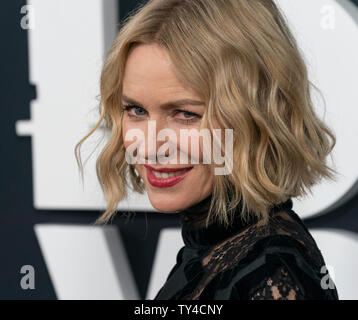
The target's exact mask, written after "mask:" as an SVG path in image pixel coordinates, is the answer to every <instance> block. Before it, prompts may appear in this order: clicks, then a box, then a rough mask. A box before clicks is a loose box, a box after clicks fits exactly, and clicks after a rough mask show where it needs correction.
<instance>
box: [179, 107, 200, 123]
mask: <svg viewBox="0 0 358 320" xmlns="http://www.w3.org/2000/svg"><path fill="white" fill-rule="evenodd" d="M174 112H175V115H180V117H176V119H177V120H179V121H180V122H184V123H185V124H190V123H193V122H195V121H198V120H200V118H201V116H200V115H198V114H196V113H194V112H190V111H188V110H184V109H182V110H175V111H174Z"/></svg>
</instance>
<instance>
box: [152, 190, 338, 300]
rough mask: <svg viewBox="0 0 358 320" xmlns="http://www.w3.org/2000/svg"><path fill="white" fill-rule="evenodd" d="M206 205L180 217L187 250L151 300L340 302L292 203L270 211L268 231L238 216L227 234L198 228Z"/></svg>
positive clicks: (216, 228)
mask: <svg viewBox="0 0 358 320" xmlns="http://www.w3.org/2000/svg"><path fill="white" fill-rule="evenodd" d="M210 201H211V195H210V196H208V197H207V198H205V199H204V200H202V201H201V202H199V203H198V204H196V205H194V206H192V207H190V208H188V209H186V210H184V211H183V212H182V213H181V221H182V238H183V241H184V244H185V245H184V247H182V248H181V249H180V250H179V252H178V254H177V261H176V264H175V266H174V267H173V268H172V270H171V271H170V273H169V275H168V277H167V281H166V283H165V284H164V285H163V287H162V288H161V289H160V291H159V292H158V293H157V295H156V297H155V300H169V299H170V300H203V299H204V300H227V299H230V300H264V299H266V300H267V299H269V300H284V299H296V300H304V299H310V300H338V292H337V289H336V287H335V284H334V283H333V281H332V279H331V278H330V277H329V274H328V273H321V268H322V267H323V266H324V265H325V262H324V259H323V257H322V255H321V252H320V250H319V248H318V247H317V244H316V242H315V240H314V239H313V237H312V236H311V234H310V233H309V231H308V229H307V228H306V226H305V225H304V223H303V222H302V220H301V219H300V218H299V217H298V215H297V214H296V213H295V212H294V211H293V210H292V204H293V203H292V200H291V199H288V200H287V201H286V202H282V203H280V204H277V205H274V206H272V207H271V209H270V222H269V224H268V225H267V226H263V225H260V223H258V221H257V220H255V219H253V220H252V221H250V222H246V223H244V222H243V221H242V220H241V218H240V215H239V214H237V215H236V216H235V219H234V221H233V223H232V224H231V226H230V227H229V228H225V227H224V226H223V225H219V224H216V223H213V224H210V225H209V226H208V227H207V228H206V227H205V226H201V224H202V223H203V221H204V220H205V216H206V214H207V212H208V210H209V206H210ZM239 209H240V208H238V211H237V212H240V210H239Z"/></svg>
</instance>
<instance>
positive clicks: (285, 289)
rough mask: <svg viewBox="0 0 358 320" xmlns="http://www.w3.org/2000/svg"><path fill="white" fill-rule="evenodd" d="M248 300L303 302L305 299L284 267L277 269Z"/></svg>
mask: <svg viewBox="0 0 358 320" xmlns="http://www.w3.org/2000/svg"><path fill="white" fill-rule="evenodd" d="M249 299H250V300H303V299H305V298H304V296H303V295H302V292H301V291H300V289H299V288H298V286H297V284H296V283H295V281H294V280H293V278H292V277H291V276H290V274H289V272H288V270H287V268H286V267H285V266H280V267H278V268H277V269H276V270H275V271H274V273H273V274H272V275H270V276H269V277H268V278H267V279H266V280H265V281H264V283H263V285H261V286H260V287H259V288H258V289H256V290H255V291H254V292H253V293H252V295H251V296H250V297H249Z"/></svg>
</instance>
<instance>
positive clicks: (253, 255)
mask: <svg viewBox="0 0 358 320" xmlns="http://www.w3.org/2000/svg"><path fill="white" fill-rule="evenodd" d="M311 85H312V84H311V82H310V81H309V80H308V75H307V70H306V66H305V63H304V61H303V58H302V57H301V55H300V52H299V49H298V47H297V44H296V42H295V39H294V38H293V36H292V34H291V32H290V30H289V29H288V27H287V23H286V22H285V20H284V18H283V15H282V14H281V12H280V11H279V9H278V8H277V7H276V6H275V4H274V2H273V1H269V0H152V1H149V2H148V3H146V4H143V5H141V6H140V7H138V8H137V10H136V11H134V12H133V13H132V15H131V16H129V17H128V18H127V19H126V20H125V21H124V23H123V25H122V26H121V29H120V32H119V34H118V36H117V38H116V39H115V41H114V43H113V45H112V47H111V50H110V52H109V54H108V57H107V59H106V61H105V64H104V67H103V71H102V75H101V108H100V111H101V115H100V120H99V121H98V123H97V125H96V126H95V127H94V128H93V129H92V130H91V131H90V132H89V133H88V135H87V136H85V137H84V138H83V139H82V140H81V141H80V142H79V143H78V145H77V146H76V156H77V151H78V150H77V149H78V147H79V146H80V144H81V143H82V142H83V141H84V140H85V139H86V138H87V137H88V136H89V135H90V134H92V133H93V132H94V131H95V130H96V129H97V128H98V127H99V126H100V124H101V122H102V121H104V126H105V128H107V129H109V130H110V132H111V136H110V139H109V141H108V143H107V145H106V146H105V148H104V149H103V151H102V153H101V154H100V156H99V159H98V161H97V175H98V178H99V180H100V182H101V186H102V188H103V192H104V194H105V196H106V199H107V203H108V207H107V210H106V211H105V212H104V213H103V215H102V216H101V217H100V218H99V219H98V220H97V221H96V222H97V223H106V222H108V221H109V219H110V218H111V217H113V216H114V215H115V213H116V208H117V206H118V202H119V201H120V200H122V199H123V198H124V197H125V196H126V195H127V189H128V188H129V187H130V188H133V190H134V191H136V192H140V193H143V192H144V190H145V191H146V192H147V193H148V197H149V200H150V202H151V204H152V205H153V207H154V208H156V209H157V210H159V211H161V212H165V213H168V214H170V213H178V212H179V214H180V216H181V221H182V236H183V240H184V243H185V246H184V247H183V248H181V250H180V251H179V252H178V255H177V263H176V265H175V266H174V267H173V269H172V270H171V272H170V274H169V275H168V278H167V281H166V283H165V284H164V286H163V287H162V289H161V290H160V291H159V292H158V294H157V296H156V299H246V300H249V299H338V294H337V290H336V288H335V286H334V283H333V282H332V280H331V279H330V278H329V274H326V273H321V270H322V268H323V267H324V266H325V262H324V259H323V257H322V255H321V252H320V250H319V249H318V247H317V245H316V243H315V241H314V239H313V238H312V236H311V235H310V233H309V231H308V230H307V228H306V226H305V225H304V224H303V222H302V221H301V219H300V218H299V217H298V215H297V214H296V213H295V212H294V211H293V210H292V198H293V197H299V196H303V195H305V194H307V190H310V188H311V187H312V186H313V185H314V184H315V183H317V182H318V181H319V179H321V178H330V179H334V174H335V173H336V172H335V171H334V170H333V169H332V168H329V167H328V166H327V165H326V162H325V160H326V157H327V156H328V155H329V154H330V152H331V151H332V149H333V147H334V145H335V136H334V134H333V133H332V132H331V131H330V129H329V128H328V127H327V126H326V125H325V124H324V123H323V122H322V121H321V120H319V119H318V117H317V116H316V114H315V113H314V111H313V106H312V101H311V98H310V90H311V87H310V86H311ZM153 123H154V124H155V127H154V135H155V133H159V132H160V131H161V130H162V129H169V130H170V132H171V134H172V133H173V132H174V133H175V135H174V137H173V135H171V136H170V135H168V136H170V137H169V140H168V141H165V140H160V139H157V140H156V141H154V143H150V142H149V141H152V140H150V139H149V136H150V137H152V136H153V132H152V133H151V134H150V133H149V132H150V130H149V129H150V128H149V127H150V126H151V125H152V124H153ZM204 128H206V129H209V130H210V135H211V137H214V136H215V130H220V129H231V130H232V132H233V135H232V137H233V139H232V140H231V141H227V140H225V141H224V143H223V144H220V146H221V150H220V155H222V151H223V148H222V145H224V146H225V152H226V151H227V150H230V148H228V149H226V146H230V144H232V151H233V152H232V154H230V153H229V152H227V153H225V152H224V155H225V166H226V165H227V164H230V163H231V164H232V167H231V168H230V165H229V169H230V170H228V171H227V173H226V174H215V170H214V169H215V168H216V169H217V168H218V167H220V166H218V165H217V163H213V161H212V162H210V163H208V162H205V163H204V161H203V159H204V155H206V156H207V155H208V153H210V151H208V150H213V149H208V144H206V145H205V147H204V142H203V141H202V140H200V144H199V151H200V152H199V161H198V162H195V163H193V162H188V163H185V162H180V161H179V160H178V159H179V155H180V154H185V155H187V156H190V155H191V154H192V153H194V150H195V146H194V144H193V141H194V140H195V139H194V138H192V136H191V137H190V141H191V144H190V146H188V147H185V144H183V143H182V142H183V138H182V136H181V135H180V133H181V130H183V129H195V130H197V131H199V130H200V129H204ZM214 129H215V130H214ZM136 130H137V131H136ZM138 130H139V131H140V132H143V135H142V136H141V135H140V134H139V135H137V136H136V139H130V138H128V137H130V136H131V135H132V138H133V132H138ZM140 132H139V133H140ZM216 137H217V136H216ZM221 137H223V135H221ZM147 138H148V139H147ZM174 138H175V139H174ZM133 141H134V142H133ZM147 141H148V143H147ZM169 141H170V143H171V144H170V143H169V144H168V145H166V146H165V144H166V143H167V142H169ZM175 141H176V142H175ZM214 141H216V142H220V143H221V142H223V139H221V141H219V140H215V139H213V140H212V141H210V143H211V144H210V145H209V147H210V148H211V147H213V146H214ZM152 142H153V141H152ZM135 143H136V149H135V152H132V153H131V154H130V152H129V150H131V151H133V149H132V147H133V145H134V144H135ZM173 143H174V144H175V147H174V150H173V148H170V146H171V147H173ZM163 146H164V147H167V149H168V150H169V152H168V150H167V149H166V148H164V149H165V152H164V154H162V153H163ZM141 147H143V148H141ZM159 151H161V153H160V152H159ZM173 151H179V153H174V152H173ZM159 154H161V155H160V156H159ZM168 154H169V156H168ZM173 154H174V156H173ZM213 156H214V154H213ZM216 156H218V154H216ZM136 157H137V158H136ZM160 157H163V158H165V157H167V159H168V158H170V157H171V159H172V160H173V159H174V160H175V161H174V162H169V163H167V164H163V163H165V162H160V161H159V158H160ZM133 159H134V160H136V161H132V160H133ZM139 159H141V160H143V161H138V160H139ZM191 159H193V158H191ZM79 163H80V161H79ZM127 174H129V177H130V183H129V182H128V181H127ZM327 279H328V280H327ZM327 284H328V285H327Z"/></svg>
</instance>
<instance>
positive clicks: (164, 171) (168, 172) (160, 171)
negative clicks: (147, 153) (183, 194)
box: [144, 165, 193, 188]
mask: <svg viewBox="0 0 358 320" xmlns="http://www.w3.org/2000/svg"><path fill="white" fill-rule="evenodd" d="M144 166H145V167H146V169H147V178H148V181H149V183H150V184H151V185H152V186H153V187H157V188H168V187H172V186H174V185H176V184H177V183H179V182H180V181H182V180H183V179H184V178H185V177H186V176H187V175H188V174H189V173H190V171H191V169H193V167H186V168H154V167H151V166H149V165H144Z"/></svg>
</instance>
